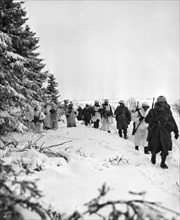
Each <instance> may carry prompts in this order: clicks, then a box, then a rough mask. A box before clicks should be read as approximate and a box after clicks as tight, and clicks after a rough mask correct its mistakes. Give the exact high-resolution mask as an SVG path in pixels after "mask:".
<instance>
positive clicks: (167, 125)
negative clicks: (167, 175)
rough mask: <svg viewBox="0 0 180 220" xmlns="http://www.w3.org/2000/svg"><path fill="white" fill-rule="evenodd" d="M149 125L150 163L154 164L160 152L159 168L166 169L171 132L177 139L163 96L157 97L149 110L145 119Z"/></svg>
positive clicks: (177, 133) (177, 135) (170, 145)
mask: <svg viewBox="0 0 180 220" xmlns="http://www.w3.org/2000/svg"><path fill="white" fill-rule="evenodd" d="M145 122H146V123H148V124H149V133H148V147H149V150H150V151H151V155H152V156H151V162H152V164H155V163H156V154H157V153H159V152H160V155H161V164H160V166H161V168H163V169H168V166H167V165H166V163H165V162H166V158H167V156H168V151H171V150H172V139H171V132H174V134H175V136H174V137H175V139H178V137H179V131H178V127H177V124H176V122H175V120H174V117H173V115H172V112H171V109H170V105H169V104H168V103H167V100H166V98H165V97H164V96H159V97H158V98H157V101H156V103H155V107H154V108H152V109H150V111H149V113H148V115H147V116H146V118H145Z"/></svg>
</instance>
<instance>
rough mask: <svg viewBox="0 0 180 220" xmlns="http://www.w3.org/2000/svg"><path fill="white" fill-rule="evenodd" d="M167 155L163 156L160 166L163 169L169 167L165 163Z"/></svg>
mask: <svg viewBox="0 0 180 220" xmlns="http://www.w3.org/2000/svg"><path fill="white" fill-rule="evenodd" d="M165 161H166V156H161V164H160V167H161V168H163V169H168V166H167V165H166V164H165Z"/></svg>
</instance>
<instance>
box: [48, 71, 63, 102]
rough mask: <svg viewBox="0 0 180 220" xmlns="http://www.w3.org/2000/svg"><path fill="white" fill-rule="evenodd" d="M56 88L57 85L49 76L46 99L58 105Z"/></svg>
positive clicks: (52, 77)
mask: <svg viewBox="0 0 180 220" xmlns="http://www.w3.org/2000/svg"><path fill="white" fill-rule="evenodd" d="M57 87H58V83H57V82H56V79H55V77H54V75H53V74H50V75H49V76H48V85H47V89H46V90H47V92H46V94H47V99H48V101H52V102H54V103H56V104H58V103H59V101H58V98H59V97H60V95H59V91H58V89H57Z"/></svg>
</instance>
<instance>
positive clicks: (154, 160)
mask: <svg viewBox="0 0 180 220" xmlns="http://www.w3.org/2000/svg"><path fill="white" fill-rule="evenodd" d="M151 163H152V164H156V154H152V155H151Z"/></svg>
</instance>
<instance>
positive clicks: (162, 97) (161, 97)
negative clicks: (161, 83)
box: [156, 95, 167, 102]
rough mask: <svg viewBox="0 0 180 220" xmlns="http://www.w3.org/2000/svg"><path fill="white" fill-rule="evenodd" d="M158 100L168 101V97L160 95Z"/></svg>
mask: <svg viewBox="0 0 180 220" xmlns="http://www.w3.org/2000/svg"><path fill="white" fill-rule="evenodd" d="M156 102H167V99H166V98H165V97H164V96H162V95H161V96H159V97H158V98H157V101H156Z"/></svg>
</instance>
